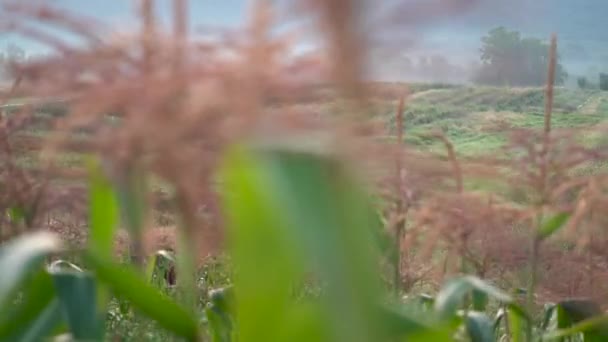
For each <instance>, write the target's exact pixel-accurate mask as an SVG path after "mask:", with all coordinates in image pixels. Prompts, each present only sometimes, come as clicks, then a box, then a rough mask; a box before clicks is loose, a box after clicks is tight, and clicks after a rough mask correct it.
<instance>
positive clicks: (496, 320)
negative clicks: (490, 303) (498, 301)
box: [493, 308, 507, 335]
mask: <svg viewBox="0 0 608 342" xmlns="http://www.w3.org/2000/svg"><path fill="white" fill-rule="evenodd" d="M506 316H507V311H506V310H505V309H504V308H500V309H499V310H498V312H496V316H495V317H494V327H493V330H494V334H495V335H496V334H498V331H499V329H500V323H502V322H503V321H504V320H505V317H506Z"/></svg>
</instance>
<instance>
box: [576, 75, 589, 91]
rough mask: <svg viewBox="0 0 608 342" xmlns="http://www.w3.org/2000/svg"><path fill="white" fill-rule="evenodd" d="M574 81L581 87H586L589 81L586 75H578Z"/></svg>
mask: <svg viewBox="0 0 608 342" xmlns="http://www.w3.org/2000/svg"><path fill="white" fill-rule="evenodd" d="M576 83H577V84H578V87H579V88H581V89H587V88H588V87H589V81H587V77H585V76H580V77H579V78H577V79H576Z"/></svg>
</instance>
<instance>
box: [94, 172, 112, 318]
mask: <svg viewBox="0 0 608 342" xmlns="http://www.w3.org/2000/svg"><path fill="white" fill-rule="evenodd" d="M118 215H119V209H118V203H117V199H116V194H115V193H114V189H113V188H112V184H111V183H110V181H109V180H108V179H107V178H106V177H105V176H104V174H103V170H102V168H101V167H100V165H99V164H97V163H96V162H94V161H90V162H89V239H88V244H89V246H88V248H89V249H90V250H91V251H93V252H94V253H96V254H98V255H101V256H103V257H105V258H112V255H113V253H114V235H115V233H116V227H117V224H118V219H119V216H118ZM96 298H97V308H98V310H99V313H100V314H101V313H103V312H105V311H106V309H107V305H108V302H109V300H110V296H109V293H108V291H107V289H106V288H104V287H103V286H98V287H97V295H96Z"/></svg>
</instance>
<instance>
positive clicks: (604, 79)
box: [600, 73, 608, 90]
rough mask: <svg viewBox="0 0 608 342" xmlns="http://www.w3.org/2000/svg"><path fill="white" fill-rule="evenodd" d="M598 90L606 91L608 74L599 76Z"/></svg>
mask: <svg viewBox="0 0 608 342" xmlns="http://www.w3.org/2000/svg"><path fill="white" fill-rule="evenodd" d="M600 89H601V90H608V74H605V73H601V74H600Z"/></svg>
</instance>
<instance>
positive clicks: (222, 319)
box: [205, 307, 233, 342]
mask: <svg viewBox="0 0 608 342" xmlns="http://www.w3.org/2000/svg"><path fill="white" fill-rule="evenodd" d="M205 314H206V316H207V321H208V322H209V329H210V330H211V338H212V341H213V342H230V341H231V340H232V334H233V327H232V321H231V320H230V319H229V317H226V315H225V313H223V312H221V311H220V310H218V309H216V308H213V307H208V308H206V309H205Z"/></svg>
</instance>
